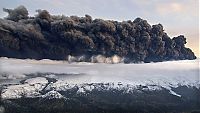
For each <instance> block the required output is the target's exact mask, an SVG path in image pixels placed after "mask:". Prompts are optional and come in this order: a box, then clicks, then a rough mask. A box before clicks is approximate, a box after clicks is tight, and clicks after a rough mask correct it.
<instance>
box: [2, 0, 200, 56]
mask: <svg viewBox="0 0 200 113" xmlns="http://www.w3.org/2000/svg"><path fill="white" fill-rule="evenodd" d="M0 3H1V4H0V9H2V8H15V7H17V6H19V5H24V6H25V7H26V8H27V9H28V10H29V15H30V16H34V15H35V14H36V12H35V10H37V9H46V10H48V11H49V12H50V13H51V14H54V15H66V16H71V15H77V16H84V15H85V14H89V15H91V16H92V17H93V18H102V19H112V20H117V21H126V20H134V19H135V18H137V17H140V18H142V19H145V20H147V21H148V22H149V23H150V24H151V25H153V24H158V23H161V24H162V25H163V26H164V30H165V32H167V33H168V35H169V36H170V37H171V38H172V37H175V36H178V35H184V36H185V37H186V38H187V44H186V47H189V48H191V49H192V50H193V51H194V52H195V54H196V56H200V55H199V54H200V53H199V0H0ZM6 15H7V14H6V13H4V12H3V11H2V10H0V18H3V17H5V16H6Z"/></svg>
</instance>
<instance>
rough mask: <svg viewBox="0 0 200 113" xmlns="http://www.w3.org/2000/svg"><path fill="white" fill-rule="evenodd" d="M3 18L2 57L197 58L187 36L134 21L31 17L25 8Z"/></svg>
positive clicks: (0, 27) (42, 13)
mask: <svg viewBox="0 0 200 113" xmlns="http://www.w3.org/2000/svg"><path fill="white" fill-rule="evenodd" d="M4 11H5V12H8V17H6V18H5V19H0V56H1V57H13V58H32V59H43V58H48V59H56V60H65V59H66V58H67V56H68V55H72V56H83V55H84V56H85V57H84V59H83V60H84V61H88V62H90V58H91V56H94V55H103V56H106V57H110V56H113V55H118V56H120V57H124V58H125V62H140V61H144V62H151V61H154V62H157V61H166V60H183V59H191V60H192V59H195V58H196V56H195V55H194V53H193V52H192V50H191V49H189V48H186V47H185V44H186V38H185V37H184V36H183V35H180V36H177V37H173V38H170V37H169V36H168V35H167V33H165V32H164V29H163V26H162V25H161V24H157V25H152V26H151V25H150V24H148V23H147V21H146V20H143V19H141V18H136V19H135V20H134V21H131V20H128V21H123V22H118V21H113V20H102V19H94V20H93V19H92V17H91V16H89V15H85V17H77V16H70V17H66V16H63V15H62V16H55V15H50V14H49V13H48V11H46V10H37V12H38V14H37V15H36V16H35V17H29V16H28V11H27V9H26V8H25V7H24V6H19V7H17V8H15V9H4Z"/></svg>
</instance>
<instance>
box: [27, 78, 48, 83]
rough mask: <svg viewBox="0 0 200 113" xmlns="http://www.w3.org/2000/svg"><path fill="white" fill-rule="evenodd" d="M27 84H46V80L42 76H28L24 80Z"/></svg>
mask: <svg viewBox="0 0 200 113" xmlns="http://www.w3.org/2000/svg"><path fill="white" fill-rule="evenodd" d="M24 83H27V84H47V83H48V80H47V79H46V78H44V77H36V78H30V79H27V80H25V81H24Z"/></svg>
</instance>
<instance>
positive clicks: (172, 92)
mask: <svg viewBox="0 0 200 113" xmlns="http://www.w3.org/2000/svg"><path fill="white" fill-rule="evenodd" d="M169 91H170V94H172V95H175V96H177V97H181V95H179V94H177V93H176V92H174V91H172V90H169Z"/></svg>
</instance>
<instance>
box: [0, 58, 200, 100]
mask: <svg viewBox="0 0 200 113" xmlns="http://www.w3.org/2000/svg"><path fill="white" fill-rule="evenodd" d="M0 69H1V75H0V79H1V81H0V82H1V85H2V86H3V87H4V88H3V90H2V93H1V97H2V99H15V98H21V97H32V98H33V97H49V96H48V95H50V97H52V96H55V98H58V97H65V95H62V94H60V93H59V92H63V91H65V92H67V91H69V90H71V89H75V91H76V93H77V94H80V93H87V92H90V91H93V90H101V91H104V90H105V91H106V90H121V91H123V92H124V93H131V92H134V91H136V90H147V91H154V90H162V89H165V90H168V92H169V93H170V94H172V95H175V96H178V97H181V94H179V93H177V92H176V91H174V90H173V89H174V88H177V87H180V86H187V87H195V88H197V89H199V87H200V84H199V60H185V61H168V62H161V63H148V64H143V63H141V64H122V63H120V64H104V63H85V62H80V63H68V62H65V61H52V60H40V61H36V60H19V59H8V58H1V59H0Z"/></svg>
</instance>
